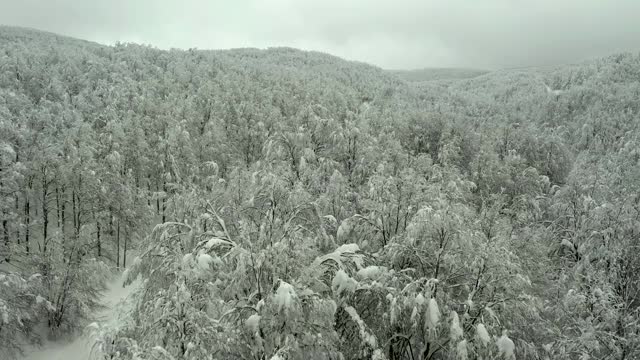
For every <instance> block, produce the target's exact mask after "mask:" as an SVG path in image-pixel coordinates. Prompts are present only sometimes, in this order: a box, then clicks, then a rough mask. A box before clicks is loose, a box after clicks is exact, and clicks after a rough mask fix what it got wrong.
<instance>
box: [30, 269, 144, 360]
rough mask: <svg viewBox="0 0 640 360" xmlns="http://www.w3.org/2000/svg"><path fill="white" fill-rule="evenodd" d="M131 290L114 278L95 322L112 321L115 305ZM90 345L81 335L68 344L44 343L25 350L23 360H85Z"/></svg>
mask: <svg viewBox="0 0 640 360" xmlns="http://www.w3.org/2000/svg"><path fill="white" fill-rule="evenodd" d="M132 288H133V286H132V285H129V286H127V287H126V288H123V287H122V279H121V276H116V278H115V279H114V280H112V281H111V282H110V283H109V284H108V286H107V290H106V291H105V292H104V295H103V299H102V303H103V304H104V305H105V308H104V309H103V310H102V311H100V312H99V313H98V314H96V318H95V321H96V322H99V323H105V322H109V321H110V320H113V319H114V318H115V316H116V314H115V313H114V312H115V309H114V308H115V305H116V304H117V303H118V302H120V300H122V299H124V298H125V297H126V296H127V295H128V294H129V293H130V292H131V289H132ZM91 345H92V344H91V342H89V341H88V339H87V338H86V337H85V336H82V335H80V336H78V337H77V338H76V339H74V340H72V341H70V342H51V341H45V343H44V344H43V345H42V347H40V348H35V349H33V350H29V349H27V350H26V356H25V357H24V358H23V360H87V359H89V358H90V352H91Z"/></svg>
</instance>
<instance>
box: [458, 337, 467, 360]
mask: <svg viewBox="0 0 640 360" xmlns="http://www.w3.org/2000/svg"><path fill="white" fill-rule="evenodd" d="M468 357H469V354H468V353H467V340H462V341H460V342H459V343H458V346H456V359H457V360H467V359H468Z"/></svg>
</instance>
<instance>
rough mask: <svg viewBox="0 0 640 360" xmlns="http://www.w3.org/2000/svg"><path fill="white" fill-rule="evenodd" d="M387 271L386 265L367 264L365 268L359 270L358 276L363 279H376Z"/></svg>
mask: <svg viewBox="0 0 640 360" xmlns="http://www.w3.org/2000/svg"><path fill="white" fill-rule="evenodd" d="M386 271H387V268H386V267H384V266H367V267H366V268H364V269H360V270H358V276H359V277H360V278H362V279H371V280H376V279H378V278H379V277H380V276H382V275H383V274H384V273H385V272H386Z"/></svg>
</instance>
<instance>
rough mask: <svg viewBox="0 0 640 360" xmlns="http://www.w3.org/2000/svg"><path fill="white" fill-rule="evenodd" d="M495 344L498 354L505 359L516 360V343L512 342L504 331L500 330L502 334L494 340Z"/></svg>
mask: <svg viewBox="0 0 640 360" xmlns="http://www.w3.org/2000/svg"><path fill="white" fill-rule="evenodd" d="M496 345H497V346H498V351H499V353H500V356H502V357H503V358H504V359H506V360H516V354H515V350H516V345H515V344H514V343H513V340H511V339H509V337H508V336H507V332H506V331H503V332H502V336H501V337H500V338H499V339H498V341H496Z"/></svg>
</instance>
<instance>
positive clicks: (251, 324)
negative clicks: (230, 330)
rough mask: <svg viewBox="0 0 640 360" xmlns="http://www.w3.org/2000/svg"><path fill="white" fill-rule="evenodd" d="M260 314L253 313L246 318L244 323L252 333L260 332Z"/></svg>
mask: <svg viewBox="0 0 640 360" xmlns="http://www.w3.org/2000/svg"><path fill="white" fill-rule="evenodd" d="M260 318H261V317H260V315H258V314H253V315H251V316H249V317H248V318H247V320H245V322H244V325H245V326H246V327H247V329H248V330H249V331H251V333H256V332H258V328H259V327H260Z"/></svg>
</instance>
